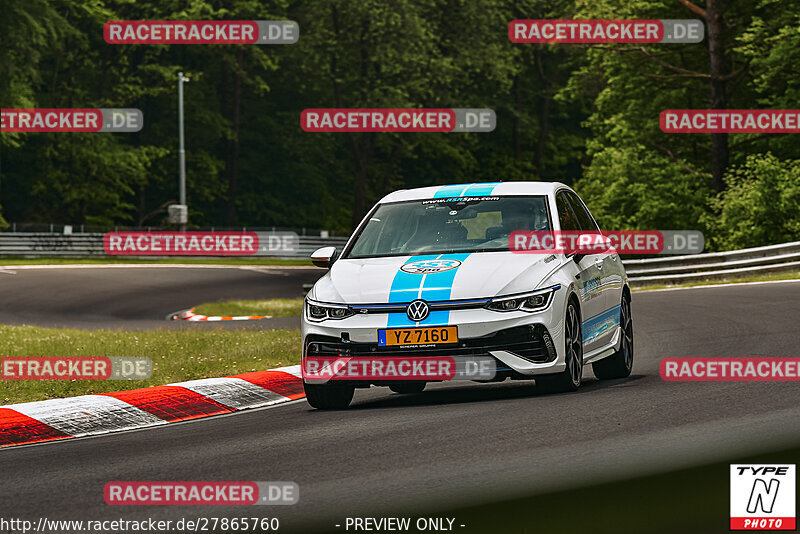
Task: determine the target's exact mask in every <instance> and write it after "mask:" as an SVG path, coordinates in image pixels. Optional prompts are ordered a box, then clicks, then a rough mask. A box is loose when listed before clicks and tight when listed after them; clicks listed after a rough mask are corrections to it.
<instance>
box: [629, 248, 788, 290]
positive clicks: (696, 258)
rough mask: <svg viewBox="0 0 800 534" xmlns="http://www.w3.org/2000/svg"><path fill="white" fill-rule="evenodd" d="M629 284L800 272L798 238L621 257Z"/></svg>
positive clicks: (709, 279)
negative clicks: (716, 249)
mask: <svg viewBox="0 0 800 534" xmlns="http://www.w3.org/2000/svg"><path fill="white" fill-rule="evenodd" d="M623 264H624V265H625V270H626V271H627V272H628V277H629V281H630V284H631V286H632V287H643V286H650V285H673V284H680V283H686V282H703V281H707V280H708V281H711V280H725V279H730V278H736V277H741V276H749V275H760V274H781V273H788V272H795V273H800V241H794V242H791V243H782V244H780V245H768V246H765V247H755V248H746V249H742V250H731V251H729V252H711V253H708V254H691V255H687V256H668V257H663V258H649V259H645V260H626V261H623Z"/></svg>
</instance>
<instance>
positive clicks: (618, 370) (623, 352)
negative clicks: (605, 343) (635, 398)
mask: <svg viewBox="0 0 800 534" xmlns="http://www.w3.org/2000/svg"><path fill="white" fill-rule="evenodd" d="M619 316H620V317H619V324H620V326H621V327H622V343H621V344H620V347H619V350H618V351H617V352H615V353H614V354H613V355H611V356H609V357H607V358H603V359H602V360H600V361H598V362H595V363H593V364H592V371H594V376H596V377H597V378H598V379H599V380H611V379H614V378H627V377H628V376H630V374H631V370H632V369H633V316H632V315H631V302H630V297H628V296H627V295H623V296H622V303H621V304H620V307H619Z"/></svg>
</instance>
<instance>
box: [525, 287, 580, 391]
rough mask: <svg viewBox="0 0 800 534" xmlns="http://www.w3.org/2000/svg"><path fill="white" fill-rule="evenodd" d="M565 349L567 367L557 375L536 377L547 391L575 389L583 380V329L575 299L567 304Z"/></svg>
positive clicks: (539, 384)
mask: <svg viewBox="0 0 800 534" xmlns="http://www.w3.org/2000/svg"><path fill="white" fill-rule="evenodd" d="M564 351H565V358H564V362H565V363H566V369H564V371H562V372H561V373H558V374H555V375H542V376H538V377H536V385H537V387H539V388H541V389H542V390H543V391H544V392H546V393H563V392H567V391H575V390H576V389H578V388H579V387H581V381H582V380H583V331H582V329H581V315H580V312H579V311H578V306H577V305H576V304H575V302H574V301H570V303H569V304H568V305H567V314H566V316H565V318H564Z"/></svg>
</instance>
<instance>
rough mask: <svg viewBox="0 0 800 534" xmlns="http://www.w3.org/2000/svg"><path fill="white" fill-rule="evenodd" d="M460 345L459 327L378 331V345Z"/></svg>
mask: <svg viewBox="0 0 800 534" xmlns="http://www.w3.org/2000/svg"><path fill="white" fill-rule="evenodd" d="M432 343H436V344H439V343H458V327H455V326H427V327H425V328H387V329H386V330H378V345H380V346H392V345H430V344H432Z"/></svg>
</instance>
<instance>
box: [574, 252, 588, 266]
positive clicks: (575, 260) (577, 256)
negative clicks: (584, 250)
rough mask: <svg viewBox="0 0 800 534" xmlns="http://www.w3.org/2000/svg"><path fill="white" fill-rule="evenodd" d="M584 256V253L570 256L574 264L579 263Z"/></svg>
mask: <svg viewBox="0 0 800 534" xmlns="http://www.w3.org/2000/svg"><path fill="white" fill-rule="evenodd" d="M585 257H586V254H575V255H574V256H572V261H574V262H575V264H576V265H580V263H581V260H582V259H583V258H585Z"/></svg>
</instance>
